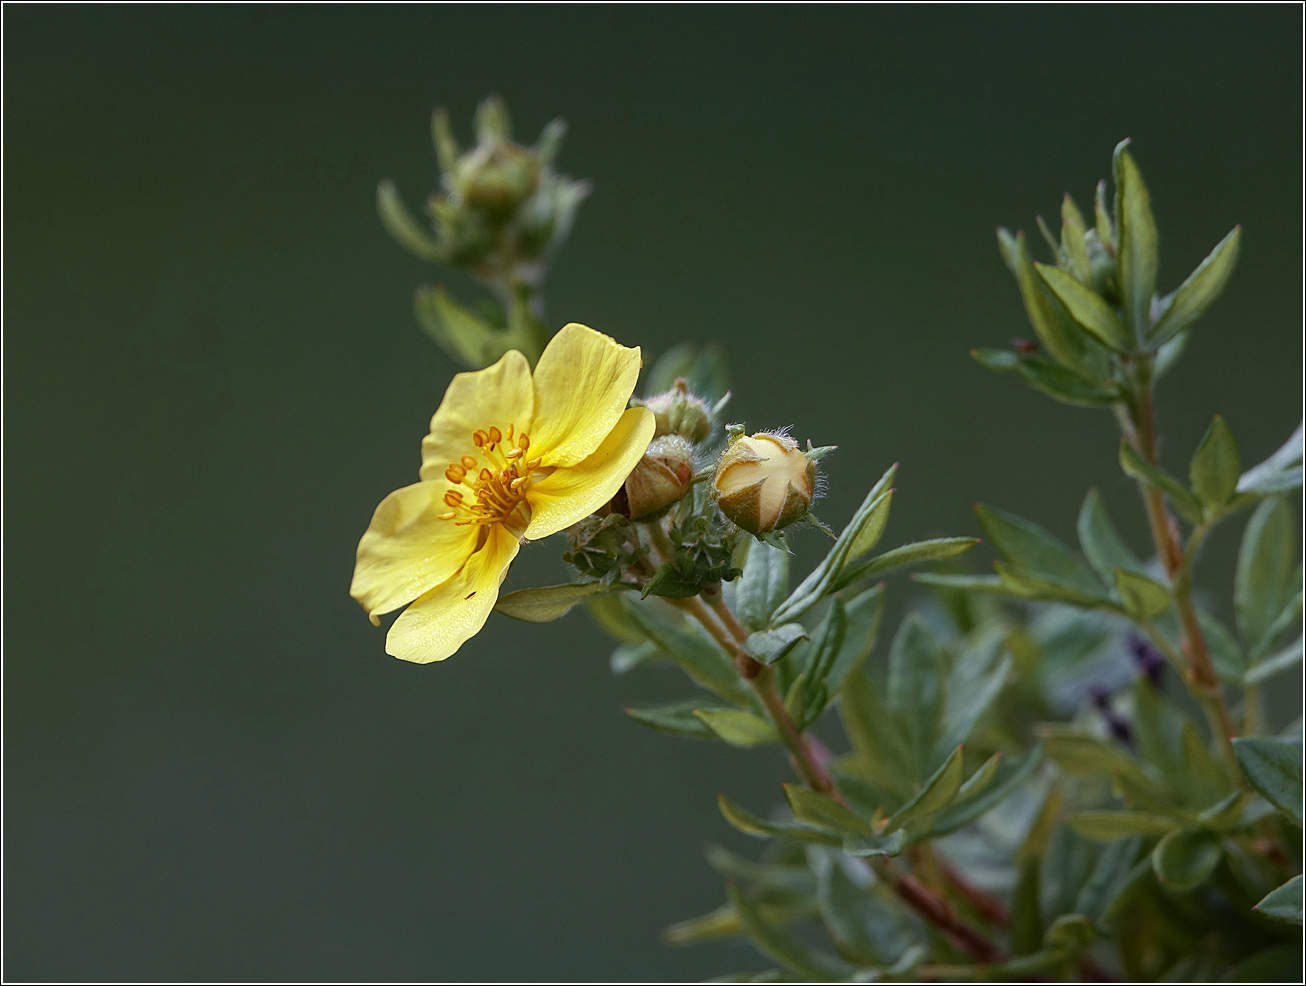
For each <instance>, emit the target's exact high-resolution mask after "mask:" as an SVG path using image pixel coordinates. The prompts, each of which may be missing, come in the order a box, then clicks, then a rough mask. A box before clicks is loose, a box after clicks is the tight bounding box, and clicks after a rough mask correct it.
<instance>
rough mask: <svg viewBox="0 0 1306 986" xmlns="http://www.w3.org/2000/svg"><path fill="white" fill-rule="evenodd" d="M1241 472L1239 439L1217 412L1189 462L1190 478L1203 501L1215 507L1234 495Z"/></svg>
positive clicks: (1198, 496)
mask: <svg viewBox="0 0 1306 986" xmlns="http://www.w3.org/2000/svg"><path fill="white" fill-rule="evenodd" d="M1238 475H1239V466H1238V443H1237V442H1236V441H1234V437H1233V432H1232V431H1231V430H1230V428H1229V426H1228V425H1227V424H1225V422H1224V418H1222V417H1220V415H1218V414H1217V415H1216V416H1215V417H1214V418H1213V419H1212V420H1211V427H1210V428H1208V429H1207V430H1206V435H1205V436H1204V437H1203V438H1202V443H1201V444H1200V445H1198V446H1197V451H1196V452H1194V453H1193V459H1192V462H1190V463H1189V464H1188V478H1189V481H1190V482H1191V483H1192V486H1193V492H1194V493H1196V494H1197V499H1199V500H1201V501H1202V505H1203V506H1204V507H1205V508H1206V509H1207V510H1208V511H1216V510H1218V509H1219V508H1220V507H1223V506H1224V505H1225V504H1226V503H1228V502H1229V501H1230V500H1231V499H1232V498H1233V494H1234V491H1235V490H1236V489H1237V488H1238Z"/></svg>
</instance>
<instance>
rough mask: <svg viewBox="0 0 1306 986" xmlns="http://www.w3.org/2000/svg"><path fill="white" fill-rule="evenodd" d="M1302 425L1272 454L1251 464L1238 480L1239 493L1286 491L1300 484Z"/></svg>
mask: <svg viewBox="0 0 1306 986" xmlns="http://www.w3.org/2000/svg"><path fill="white" fill-rule="evenodd" d="M1302 427H1303V426H1302V425H1298V426H1297V430H1296V431H1294V432H1293V433H1292V435H1291V437H1289V439H1288V440H1287V441H1286V442H1284V443H1283V446H1282V447H1281V448H1280V449H1279V450H1278V451H1277V452H1275V453H1274V454H1273V455H1272V456H1270V457H1269V458H1268V459H1266V460H1265V461H1264V462H1262V463H1261V464H1260V465H1258V466H1253V467H1252V468H1251V469H1248V470H1247V471H1246V472H1245V473H1243V474H1242V476H1241V478H1240V479H1239V480H1238V492H1239V493H1255V494H1258V495H1260V496H1265V495H1268V494H1270V493H1286V492H1287V491H1288V490H1292V489H1300V488H1301V485H1302Z"/></svg>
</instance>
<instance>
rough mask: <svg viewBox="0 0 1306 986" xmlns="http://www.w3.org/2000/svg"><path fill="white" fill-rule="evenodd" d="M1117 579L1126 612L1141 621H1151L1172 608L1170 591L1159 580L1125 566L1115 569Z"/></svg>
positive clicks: (1117, 587) (1118, 591)
mask: <svg viewBox="0 0 1306 986" xmlns="http://www.w3.org/2000/svg"><path fill="white" fill-rule="evenodd" d="M1115 580H1116V592H1117V593H1119V594H1120V600H1121V602H1123V603H1124V605H1125V612H1126V613H1128V614H1129V615H1130V616H1132V617H1133V618H1134V619H1135V620H1138V621H1139V622H1140V623H1150V622H1152V621H1153V620H1155V619H1156V618H1157V617H1158V616H1160V615H1161V614H1162V613H1164V612H1165V611H1166V610H1168V609H1169V608H1170V593H1169V591H1168V590H1167V589H1166V587H1165V586H1163V585H1161V584H1160V583H1159V582H1153V581H1152V580H1151V579H1149V578H1147V577H1146V576H1144V575H1136V574H1134V573H1133V572H1127V571H1125V570H1124V569H1123V568H1117V569H1116V570H1115Z"/></svg>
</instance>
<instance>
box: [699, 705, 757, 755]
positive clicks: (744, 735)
mask: <svg viewBox="0 0 1306 986" xmlns="http://www.w3.org/2000/svg"><path fill="white" fill-rule="evenodd" d="M694 717H695V718H696V719H698V720H699V721H700V722H702V723H703V724H704V725H705V726H707V728H708V729H710V730H711V731H712V733H713V734H715V735H716V736H718V737H719V738H720V739H723V740H725V741H726V742H727V743H729V744H730V745H731V746H741V747H749V746H762V745H763V744H766V743H775V742H778V738H777V737H776V735H775V730H774V729H772V728H771V724H770V723H769V722H767V721H766V720H765V719H762V718H761V717H760V716H755V715H753V713H751V712H745V711H744V710H743V709H696V710H695V711H694Z"/></svg>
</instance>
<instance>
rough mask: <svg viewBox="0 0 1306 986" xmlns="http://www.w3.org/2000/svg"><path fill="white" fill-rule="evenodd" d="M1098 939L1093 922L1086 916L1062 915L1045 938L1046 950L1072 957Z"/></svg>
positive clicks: (1053, 923)
mask: <svg viewBox="0 0 1306 986" xmlns="http://www.w3.org/2000/svg"><path fill="white" fill-rule="evenodd" d="M1096 937H1097V931H1096V930H1095V929H1094V927H1093V922H1092V920H1090V919H1089V917H1088V916H1087V915H1085V914H1062V915H1061V916H1060V917H1059V918H1057V919H1056V920H1055V921H1053V922H1052V927H1050V928H1048V930H1047V933H1046V934H1045V935H1044V936H1043V945H1044V947H1045V948H1047V949H1049V950H1053V951H1058V950H1059V951H1065V952H1068V953H1070V954H1071V955H1074V954H1077V953H1079V952H1082V951H1083V950H1084V949H1086V948H1087V947H1088V946H1089V945H1091V944H1093V940H1094V939H1095V938H1096Z"/></svg>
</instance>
